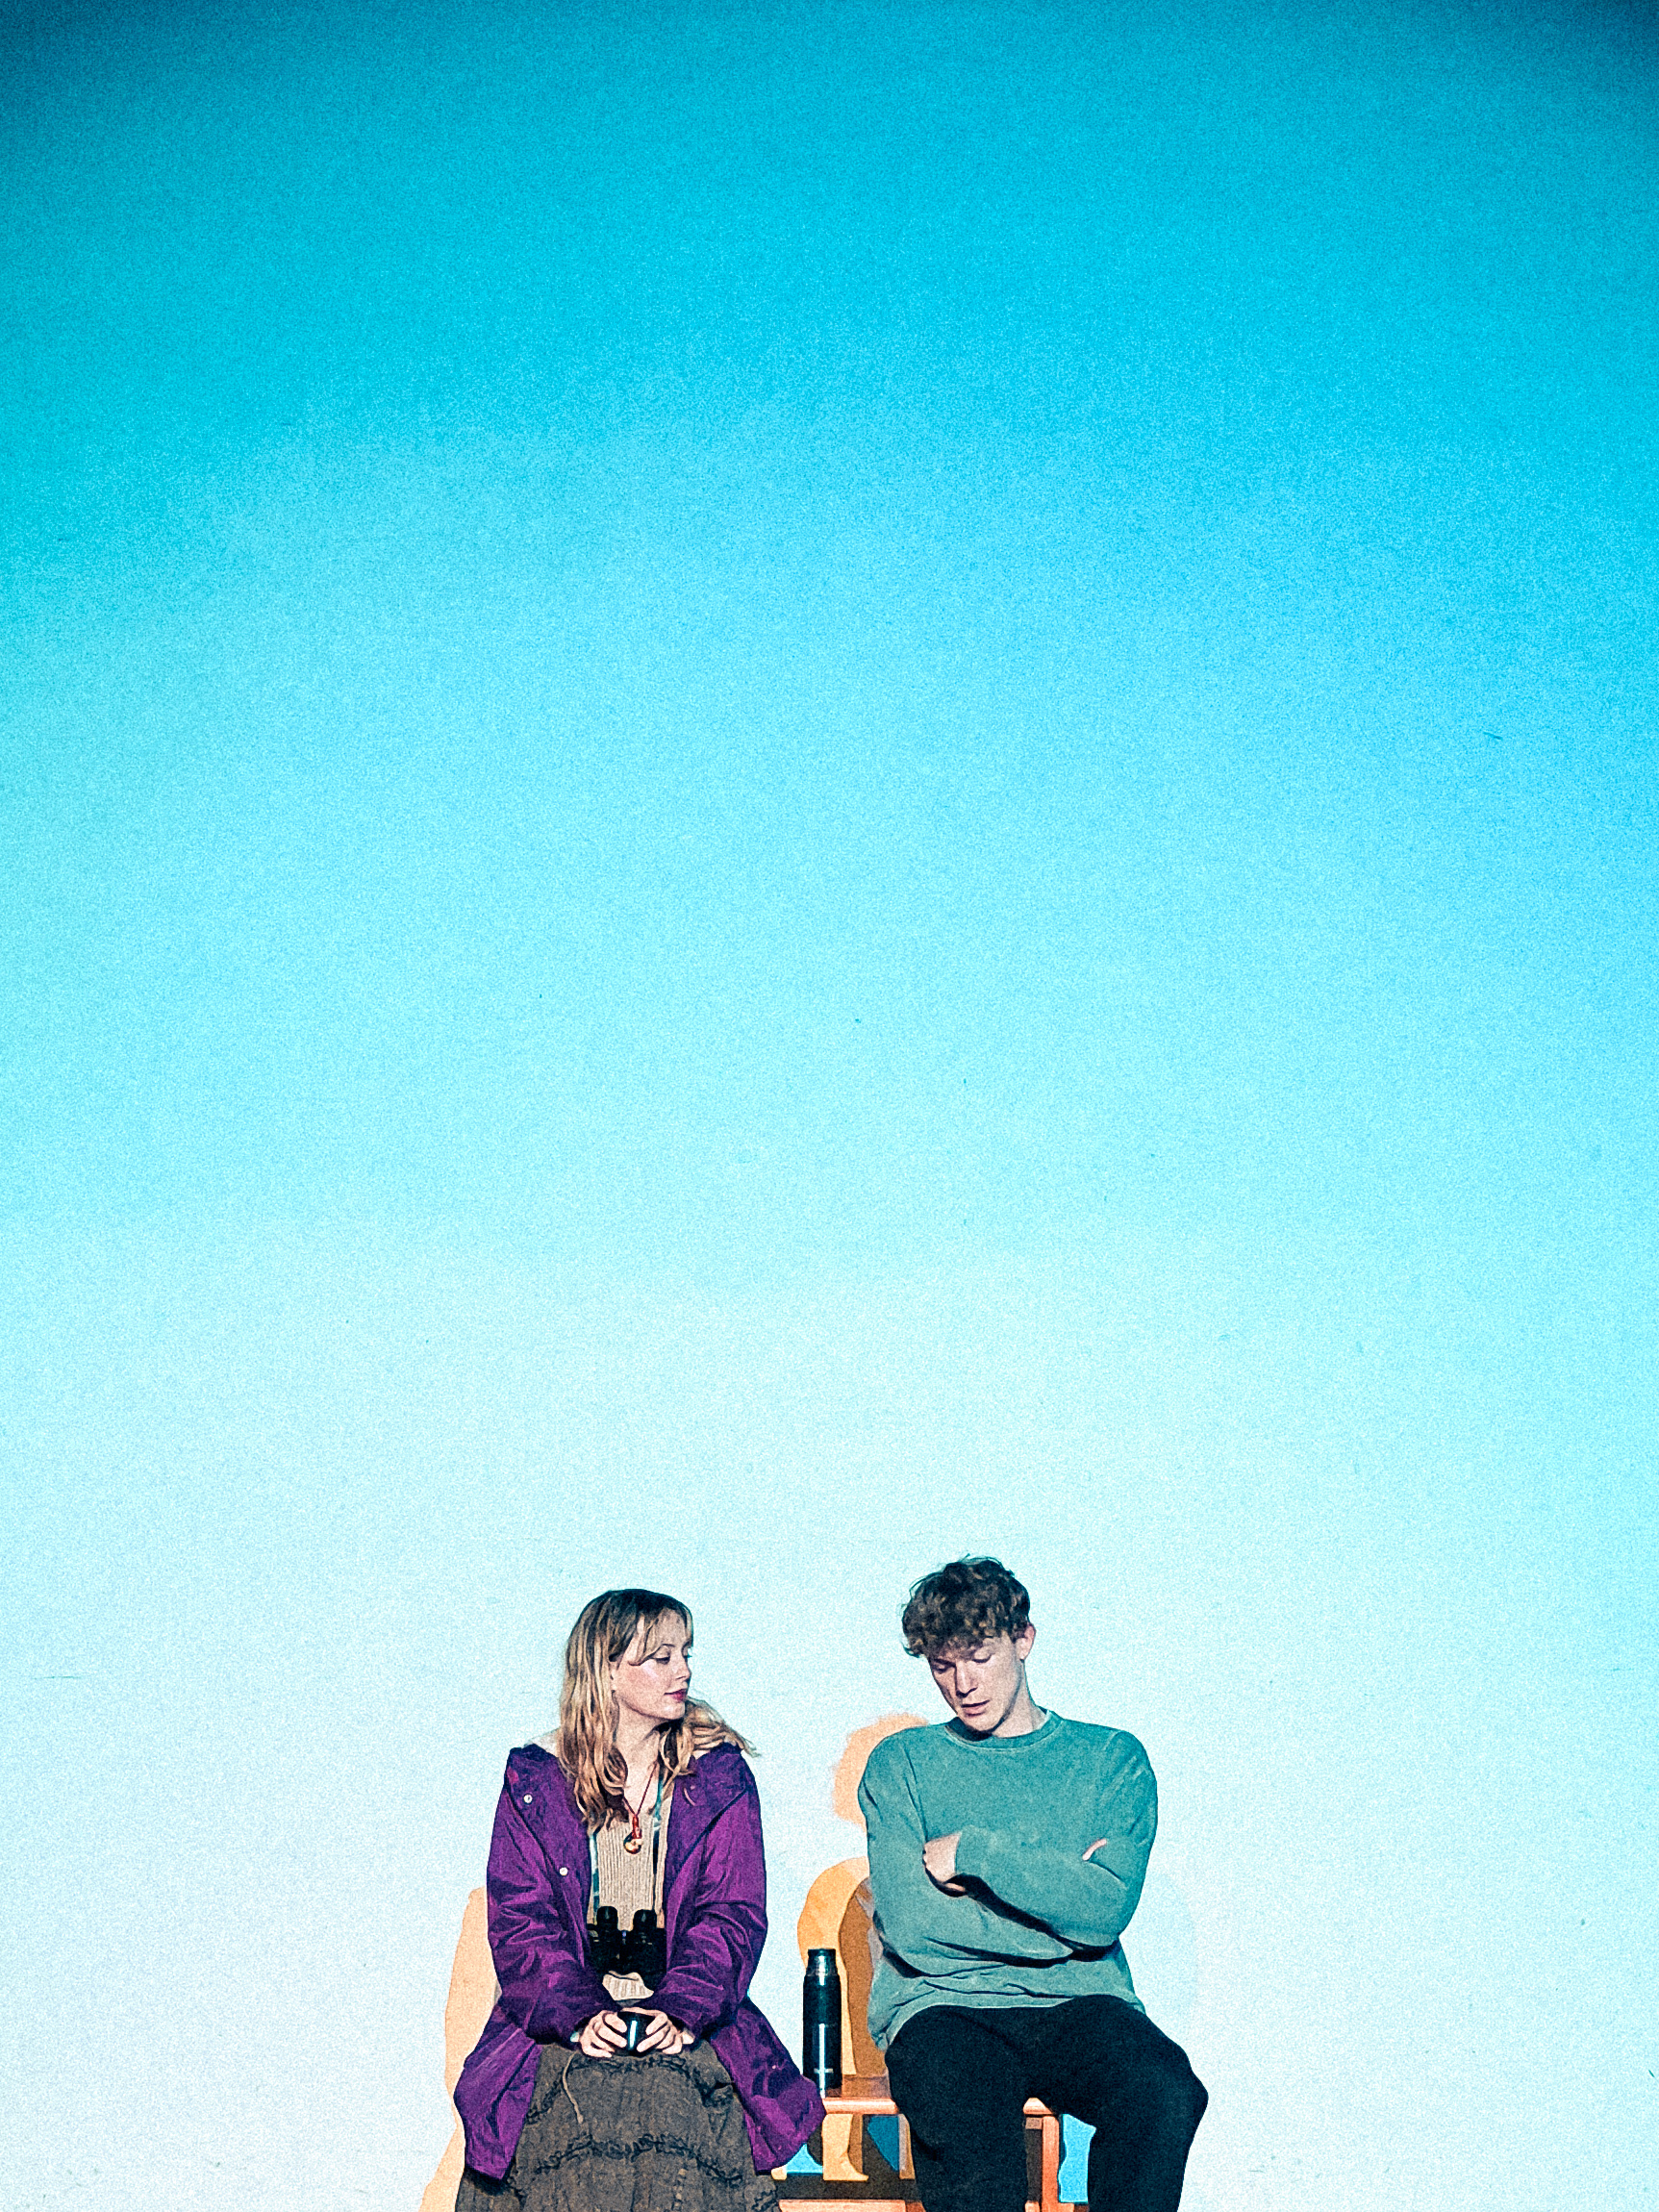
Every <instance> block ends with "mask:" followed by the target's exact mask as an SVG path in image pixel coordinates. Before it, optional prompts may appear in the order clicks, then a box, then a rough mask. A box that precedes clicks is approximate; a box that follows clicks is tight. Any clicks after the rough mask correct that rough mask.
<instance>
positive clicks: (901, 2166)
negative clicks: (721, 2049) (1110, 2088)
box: [772, 1859, 1077, 2212]
mask: <svg viewBox="0 0 1659 2212" xmlns="http://www.w3.org/2000/svg"><path fill="white" fill-rule="evenodd" d="M795 1940H796V1943H797V1945H798V1946H799V1948H800V1954H801V1965H802V1967H803V1968H804V1967H805V1965H806V1956H807V1952H808V1951H809V1950H820V1949H821V1950H829V1949H833V1950H834V1951H835V1953H836V1959H837V1964H838V1966H839V1968H840V1972H841V1989H842V2021H841V2038H842V2042H841V2047H842V2067H843V2072H842V2085H841V2087H840V2089H838V2090H832V2091H831V2092H830V2093H829V2094H828V2095H827V2096H826V2097H825V2098H824V2124H823V2134H822V2137H821V2142H822V2145H823V2173H822V2174H821V2176H820V2175H818V2174H790V2173H787V2172H786V2171H785V2170H784V2169H783V2168H781V2167H780V2168H777V2169H775V2170H774V2172H773V2174H772V2178H773V2180H774V2181H776V2183H777V2185H778V2196H779V2198H780V2199H782V2200H783V2201H784V2202H786V2203H789V2202H792V2201H798V2200H801V2199H831V2200H835V2199H844V2200H846V2201H847V2202H848V2203H849V2204H852V2205H856V2206H857V2207H858V2212H917V2206H918V2205H919V2203H920V2199H919V2198H918V2196H917V2188H916V2169H915V2165H914V2163H913V2161H912V2158H911V2155H910V2128H909V2125H908V2124H907V2123H906V2121H905V2118H904V2115H903V2114H902V2113H901V2112H900V2111H899V2109H898V2106H897V2105H896V2104H895V2103H894V2102H893V2100H892V2095H891V2093H890V2091H889V2089H888V2081H887V2074H886V2073H885V2071H884V2070H883V2067H882V2063H881V2053H880V2051H879V2050H877V2049H876V2048H875V2045H874V2044H873V2043H872V2042H871V2041H870V2034H869V2025H868V2021H867V2013H868V2007H869V1985H870V1980H871V1976H872V1974H873V1973H874V1969H875V1961H876V1958H877V1957H878V1956H879V1954H880V1948H881V1939H880V1937H879V1936H878V1935H877V1934H876V1932H875V1920H874V1913H873V1909H872V1907H871V1904H870V1896H869V1865H868V1862H867V1860H865V1859H842V1861H841V1862H840V1863H839V1865H836V1866H833V1867H829V1868H827V1869H826V1870H825V1872H824V1873H821V1874H819V1876H818V1878H817V1881H816V1882H814V1884H813V1886H812V1888H811V1889H810V1890H809V1891H808V1892H807V1901H806V1903H805V1904H804V1905H803V1906H802V1908H801V1917H800V1920H799V1922H798V1923H796V1927H795ZM848 2059H850V2060H851V2062H852V2066H851V2068H850V2069H847V2067H846V2062H847V2060H848ZM889 2118H891V2119H892V2120H894V2121H896V2122H897V2141H896V2149H897V2152H898V2155H897V2157H896V2158H889V2157H888V2156H887V2155H886V2153H885V2152H884V2151H883V2150H882V2149H881V2147H880V2145H879V2144H877V2143H874V2142H872V2140H871V2134H870V2130H869V2129H868V2127H867V2125H866V2123H867V2121H870V2120H875V2119H889ZM1025 2126H1026V2172H1027V2174H1028V2175H1029V2176H1030V2182H1029V2183H1028V2186H1030V2185H1031V2184H1035V2194H1034V2195H1033V2196H1032V2197H1031V2198H1030V2199H1028V2201H1027V2203H1026V2207H1025V2212H1077V2207H1075V2206H1073V2205H1063V2204H1062V2203H1061V2202H1060V2118H1059V2115H1058V2114H1057V2113H1053V2112H1050V2111H1049V2109H1048V2107H1047V2105H1045V2104H1040V2103H1039V2102H1038V2100H1037V2099H1036V2098H1035V2097H1033V2098H1028V2099H1027V2100H1026V2105H1025ZM855 2132H856V2134H857V2136H858V2137H859V2139H860V2140H859V2144H858V2149H857V2152H856V2155H855V2152H854V2144H853V2138H854V2135H855ZM1033 2136H1035V2137H1036V2139H1037V2140H1036V2141H1035V2143H1034V2142H1033V2141H1032V2137H1033ZM1033 2151H1035V2153H1036V2156H1035V2157H1033V2156H1032V2152H1033ZM878 2163H879V2167H880V2169H881V2171H880V2172H878V2173H876V2174H867V2173H866V2172H865V2171H864V2168H865V2167H866V2166H876V2165H878ZM883 2192H886V2193H885V2194H884V2193H883Z"/></svg>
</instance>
